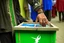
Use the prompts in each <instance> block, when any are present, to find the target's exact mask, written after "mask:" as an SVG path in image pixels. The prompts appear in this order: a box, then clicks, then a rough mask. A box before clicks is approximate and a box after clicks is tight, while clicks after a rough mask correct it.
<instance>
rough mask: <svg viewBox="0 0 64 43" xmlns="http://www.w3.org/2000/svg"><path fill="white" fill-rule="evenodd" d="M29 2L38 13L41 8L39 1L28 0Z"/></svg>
mask: <svg viewBox="0 0 64 43" xmlns="http://www.w3.org/2000/svg"><path fill="white" fill-rule="evenodd" d="M27 1H28V3H29V4H30V5H31V6H32V7H33V9H34V10H35V11H38V10H39V9H40V8H41V5H40V3H39V1H38V0H27Z"/></svg>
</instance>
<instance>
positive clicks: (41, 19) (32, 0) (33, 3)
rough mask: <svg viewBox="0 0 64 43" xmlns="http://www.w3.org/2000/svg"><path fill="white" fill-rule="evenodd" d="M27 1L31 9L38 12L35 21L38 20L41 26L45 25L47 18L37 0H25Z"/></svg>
mask: <svg viewBox="0 0 64 43" xmlns="http://www.w3.org/2000/svg"><path fill="white" fill-rule="evenodd" d="M27 1H28V3H29V4H30V5H31V6H32V7H33V9H34V10H35V11H37V12H38V15H37V18H36V21H39V23H40V24H41V25H42V26H46V24H48V20H47V18H46V16H45V15H44V12H43V9H42V8H41V5H40V3H39V1H38V0H27Z"/></svg>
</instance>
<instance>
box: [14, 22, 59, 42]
mask: <svg viewBox="0 0 64 43" xmlns="http://www.w3.org/2000/svg"><path fill="white" fill-rule="evenodd" d="M22 24H24V23H22ZM22 24H20V25H18V26H15V27H14V30H15V39H16V43H56V31H57V30H58V28H57V27H56V26H54V25H52V24H51V26H50V27H23V26H22Z"/></svg>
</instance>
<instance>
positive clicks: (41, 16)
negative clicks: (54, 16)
mask: <svg viewBox="0 0 64 43" xmlns="http://www.w3.org/2000/svg"><path fill="white" fill-rule="evenodd" d="M38 21H39V23H40V24H41V25H42V26H46V25H47V24H48V23H49V22H48V20H47V18H46V16H45V15H44V13H40V14H38V15H37V18H36V22H38Z"/></svg>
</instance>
